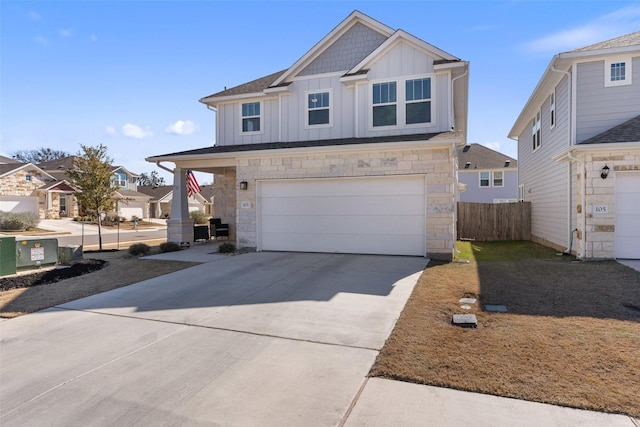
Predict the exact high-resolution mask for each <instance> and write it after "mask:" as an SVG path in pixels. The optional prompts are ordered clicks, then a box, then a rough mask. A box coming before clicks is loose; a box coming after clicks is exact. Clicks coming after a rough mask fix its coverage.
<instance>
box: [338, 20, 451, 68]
mask: <svg viewBox="0 0 640 427" xmlns="http://www.w3.org/2000/svg"><path fill="white" fill-rule="evenodd" d="M400 40H405V41H407V42H408V43H410V44H412V45H414V46H415V47H417V48H419V49H420V50H422V51H424V52H425V53H426V54H427V55H429V56H433V57H437V58H440V59H445V60H448V61H459V60H460V58H456V57H455V56H452V55H450V54H448V53H447V52H445V51H444V50H442V49H438V48H437V47H435V46H433V45H431V44H429V43H427V42H425V41H424V40H420V39H419V38H417V37H415V36H413V35H411V34H409V33H407V32H406V31H403V30H398V31H396V32H395V33H393V35H392V36H391V37H389V38H388V39H387V40H385V41H384V43H382V44H381V45H380V46H378V47H377V48H376V49H375V50H374V51H373V52H371V53H370V54H369V55H367V57H366V58H364V59H363V60H362V61H360V63H358V64H357V65H356V66H355V67H353V68H352V69H351V70H349V72H348V74H354V73H357V72H359V71H360V70H363V69H366V68H367V65H368V64H370V63H371V62H373V61H374V60H375V59H376V58H377V57H379V56H382V55H383V54H384V53H385V52H386V51H387V50H389V49H391V47H393V46H395V44H396V43H397V42H399V41H400Z"/></svg>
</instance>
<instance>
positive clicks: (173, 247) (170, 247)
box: [160, 242, 182, 253]
mask: <svg viewBox="0 0 640 427" xmlns="http://www.w3.org/2000/svg"><path fill="white" fill-rule="evenodd" d="M180 250H182V248H181V247H180V245H179V244H177V243H176V242H164V243H160V252H163V253H164V252H176V251H180Z"/></svg>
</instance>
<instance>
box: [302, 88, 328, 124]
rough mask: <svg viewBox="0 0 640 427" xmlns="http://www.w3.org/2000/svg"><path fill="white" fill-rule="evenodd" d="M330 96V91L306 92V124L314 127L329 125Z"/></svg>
mask: <svg viewBox="0 0 640 427" xmlns="http://www.w3.org/2000/svg"><path fill="white" fill-rule="evenodd" d="M331 98H332V93H331V91H316V92H306V99H307V117H306V123H305V124H306V125H307V126H309V127H316V126H330V125H331V122H332V114H331Z"/></svg>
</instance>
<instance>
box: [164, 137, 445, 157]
mask: <svg viewBox="0 0 640 427" xmlns="http://www.w3.org/2000/svg"><path fill="white" fill-rule="evenodd" d="M442 133H447V132H437V133H420V134H413V135H395V136H376V137H369V138H339V139H321V140H315V141H289V142H266V143H257V144H242V145H223V146H213V147H204V148H196V149H195V150H187V151H178V152H176V153H169V154H163V155H160V156H153V157H168V156H186V155H202V154H218V153H239V152H243V151H262V150H277V149H282V148H307V147H327V146H338V145H358V144H378V143H384V142H403V141H407V142H408V141H426V140H429V139H431V138H433V137H435V136H437V135H440V134H442Z"/></svg>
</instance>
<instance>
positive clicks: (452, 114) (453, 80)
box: [449, 65, 469, 143]
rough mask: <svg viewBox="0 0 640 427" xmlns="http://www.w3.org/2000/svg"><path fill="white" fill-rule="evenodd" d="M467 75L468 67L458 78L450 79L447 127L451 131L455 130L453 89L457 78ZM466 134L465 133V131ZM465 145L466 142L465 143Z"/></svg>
mask: <svg viewBox="0 0 640 427" xmlns="http://www.w3.org/2000/svg"><path fill="white" fill-rule="evenodd" d="M467 74H469V67H468V65H467V67H466V68H465V70H464V73H462V74H460V75H459V76H458V77H454V78H452V79H451V111H450V113H451V118H450V119H449V126H450V127H451V130H455V128H456V111H455V107H454V104H455V96H454V88H455V82H456V80H458V79H459V78H462V77H465V76H466V75H467ZM465 133H466V131H465ZM465 143H466V141H465Z"/></svg>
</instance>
